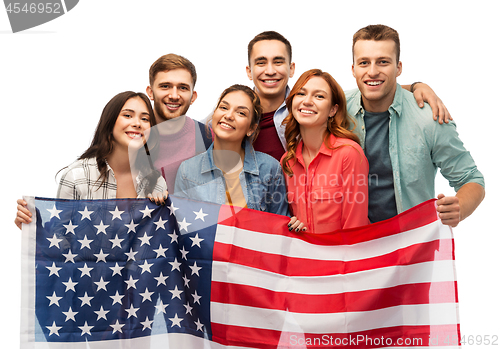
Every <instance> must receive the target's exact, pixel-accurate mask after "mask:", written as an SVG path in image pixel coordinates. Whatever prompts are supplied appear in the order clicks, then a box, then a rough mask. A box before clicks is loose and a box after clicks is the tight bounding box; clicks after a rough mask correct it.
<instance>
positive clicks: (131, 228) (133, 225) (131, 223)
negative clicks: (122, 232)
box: [125, 219, 139, 234]
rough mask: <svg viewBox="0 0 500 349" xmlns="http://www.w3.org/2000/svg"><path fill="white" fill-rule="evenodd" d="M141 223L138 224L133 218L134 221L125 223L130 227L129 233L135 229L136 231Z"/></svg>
mask: <svg viewBox="0 0 500 349" xmlns="http://www.w3.org/2000/svg"><path fill="white" fill-rule="evenodd" d="M138 225H139V224H136V223H134V220H133V219H132V221H131V222H130V224H125V226H126V227H127V228H128V231H127V234H128V233H130V232H131V231H133V232H134V233H135V228H136V227H137V226H138Z"/></svg>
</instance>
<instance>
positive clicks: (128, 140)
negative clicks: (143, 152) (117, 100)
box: [113, 97, 152, 149]
mask: <svg viewBox="0 0 500 349" xmlns="http://www.w3.org/2000/svg"><path fill="white" fill-rule="evenodd" d="M151 117H152V116H151V115H149V111H148V108H147V107H146V103H144V101H143V100H142V99H141V98H139V97H133V98H130V99H128V100H127V101H126V102H125V104H124V105H123V108H122V109H121V111H120V114H119V115H118V117H117V119H116V122H115V125H114V127H113V143H114V144H115V146H117V147H122V148H124V149H128V147H129V145H131V146H133V145H135V144H137V147H140V146H142V145H143V144H144V142H145V141H146V139H147V136H148V134H147V131H148V130H149V128H150V127H151V124H150V118H151Z"/></svg>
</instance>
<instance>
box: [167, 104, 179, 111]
mask: <svg viewBox="0 0 500 349" xmlns="http://www.w3.org/2000/svg"><path fill="white" fill-rule="evenodd" d="M165 106H166V107H167V109H170V110H177V109H179V108H180V107H181V105H180V104H172V103H165Z"/></svg>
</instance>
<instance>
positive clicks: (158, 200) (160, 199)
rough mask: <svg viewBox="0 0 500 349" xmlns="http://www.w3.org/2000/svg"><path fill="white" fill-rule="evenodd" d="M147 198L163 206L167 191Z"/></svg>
mask: <svg viewBox="0 0 500 349" xmlns="http://www.w3.org/2000/svg"><path fill="white" fill-rule="evenodd" d="M148 198H149V200H151V201H152V202H154V203H155V204H157V205H165V203H166V202H167V198H168V190H165V191H164V192H163V193H153V194H149V195H148Z"/></svg>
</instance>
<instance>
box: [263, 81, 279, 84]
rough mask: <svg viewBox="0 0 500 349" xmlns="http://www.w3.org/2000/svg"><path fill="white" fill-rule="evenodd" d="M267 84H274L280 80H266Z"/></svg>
mask: <svg viewBox="0 0 500 349" xmlns="http://www.w3.org/2000/svg"><path fill="white" fill-rule="evenodd" d="M264 82H265V83H266V84H274V83H275V82H278V80H264Z"/></svg>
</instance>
